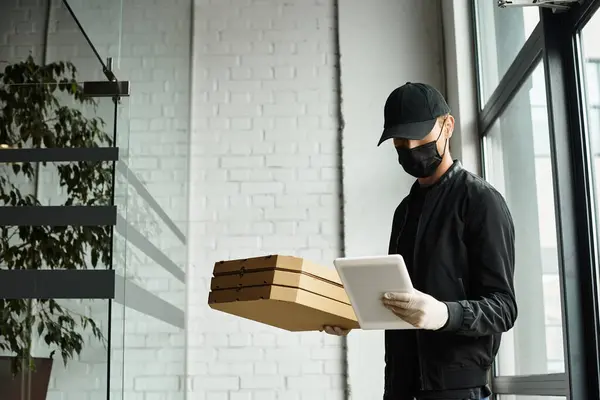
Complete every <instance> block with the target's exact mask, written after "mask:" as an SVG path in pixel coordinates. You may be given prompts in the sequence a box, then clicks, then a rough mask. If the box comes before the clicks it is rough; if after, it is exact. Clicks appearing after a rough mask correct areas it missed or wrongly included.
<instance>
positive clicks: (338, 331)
mask: <svg viewBox="0 0 600 400" xmlns="http://www.w3.org/2000/svg"><path fill="white" fill-rule="evenodd" d="M323 330H324V331H325V333H328V334H330V335H334V336H346V335H347V334H348V333H350V329H343V328H340V327H339V326H324V327H323Z"/></svg>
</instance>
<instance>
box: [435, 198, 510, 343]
mask: <svg viewBox="0 0 600 400" xmlns="http://www.w3.org/2000/svg"><path fill="white" fill-rule="evenodd" d="M476 197H477V199H473V200H474V201H473V202H474V203H475V204H473V205H472V206H470V207H468V211H467V212H466V218H465V229H466V231H465V240H466V245H467V249H468V253H469V288H470V293H469V294H470V296H471V297H472V298H473V300H462V301H458V302H446V305H447V306H448V322H447V323H446V326H445V327H444V328H442V330H443V331H453V332H456V333H458V334H463V335H468V336H486V335H492V334H497V333H502V332H506V331H508V330H509V329H511V328H512V327H513V325H514V323H515V320H516V318H517V303H516V299H515V291H514V271H515V231H514V224H513V220H512V217H511V214H510V212H509V210H508V206H507V205H506V202H505V200H504V198H503V197H502V195H501V194H500V193H498V192H497V191H496V190H495V189H493V188H491V187H489V186H488V187H481V188H480V190H479V191H478V193H477V196H476Z"/></svg>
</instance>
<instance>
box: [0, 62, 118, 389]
mask: <svg viewBox="0 0 600 400" xmlns="http://www.w3.org/2000/svg"><path fill="white" fill-rule="evenodd" d="M67 73H68V75H69V79H71V78H70V72H68V71H67ZM23 77H27V79H23ZM62 79H63V75H62V72H61V70H60V65H59V64H47V65H46V66H42V65H40V64H37V63H36V62H35V61H34V60H33V59H32V58H28V59H27V60H25V61H23V62H17V63H13V64H11V65H9V66H7V67H6V69H5V70H4V73H3V75H2V76H1V77H0V80H1V81H2V82H1V83H0V143H2V144H3V146H4V147H8V148H14V147H17V148H18V147H24V148H27V147H34V148H40V147H41V148H52V147H60V148H74V147H89V148H91V147H95V146H96V147H106V146H109V145H111V141H112V139H113V131H112V130H113V126H114V123H113V120H114V111H111V109H113V110H114V104H113V103H112V100H111V99H99V100H91V99H82V98H81V97H80V95H81V87H80V85H79V82H77V81H76V80H75V81H70V82H69V83H68V84H66V83H65V84H64V85H63V84H59V85H58V86H57V84H56V83H52V82H53V81H58V82H60V81H61V80H62ZM18 81H37V82H38V83H36V84H16V85H15V84H11V83H12V82H18ZM100 118H105V119H104V122H105V123H104V124H102V123H100V122H99V121H100ZM0 151H7V150H2V149H0ZM112 164H113V163H112V162H87V161H78V162H47V163H35V162H19V163H13V164H8V165H2V166H1V167H0V168H1V169H2V171H0V180H1V186H2V187H1V190H2V192H3V193H4V194H6V193H13V194H14V195H9V196H8V197H5V196H2V198H1V199H0V206H4V205H12V206H23V205H43V206H46V205H53V206H69V205H91V206H105V205H110V204H111V203H112V189H113V178H112V176H113V169H112ZM17 193H19V194H18V195H17ZM21 199H22V200H21ZM111 230H112V228H111V227H104V226H99V227H98V226H94V227H87V226H86V227H50V226H36V227H5V228H3V229H2V230H1V231H0V232H1V237H0V241H1V244H0V246H1V248H0V254H1V255H2V258H1V259H0V267H1V268H8V269H91V268H96V269H101V268H103V269H105V268H110V267H111V261H110V254H111V240H112V235H111ZM53 249H54V251H53ZM56 250H58V251H56ZM15 260H27V261H26V262H23V261H20V262H18V263H15V262H14V261H15ZM0 309H2V310H8V309H10V310H12V312H11V313H10V314H6V313H3V314H2V316H1V317H0V318H1V319H0V327H2V332H1V333H0V346H1V347H2V349H3V351H2V353H1V354H0V355H1V356H4V357H3V358H2V362H3V363H4V366H2V367H0V369H1V370H2V372H0V382H2V384H0V393H8V392H9V391H10V390H13V389H14V390H19V392H18V393H15V392H12V394H13V395H14V396H19V397H18V398H21V396H23V397H22V398H23V399H26V398H28V397H27V396H28V393H31V395H32V397H31V399H32V400H37V399H41V398H46V393H47V395H48V397H47V398H49V399H52V398H59V399H62V398H65V399H68V398H89V397H87V396H99V397H104V398H106V395H107V388H108V386H107V385H108V383H107V372H108V346H109V343H110V342H109V337H110V326H109V301H107V300H94V301H91V300H63V299H44V300H8V301H7V300H4V304H2V306H1V307H0ZM28 316H29V317H28ZM27 318H31V323H26V322H25V321H26V320H27ZM21 326H23V327H26V328H27V329H26V330H25V331H19V329H20V328H19V327H21ZM94 326H95V327H96V328H97V329H96V330H95V329H94ZM15 328H19V329H16V330H14V329H15ZM31 329H33V330H31ZM15 338H19V339H20V340H19V341H16V342H15V341H14V340H12V339H15ZM19 351H24V354H30V355H31V356H32V357H34V364H33V365H34V366H35V370H34V369H30V368H29V367H28V366H27V365H25V366H24V368H23V369H22V370H21V371H20V373H21V375H17V377H16V379H10V368H9V369H7V368H5V367H6V363H7V362H8V361H10V360H11V359H12V357H14V355H15V354H17V353H18V352H19ZM52 353H55V355H54V358H53V362H52V361H51V359H50V357H51V355H52ZM63 360H64V361H65V362H66V365H65V363H63ZM34 371H35V372H34ZM32 372H34V373H32ZM21 381H22V382H23V383H24V384H23V386H21V385H20V384H19V382H21ZM15 385H16V386H15ZM11 388H12V389H11ZM38 391H40V393H41V395H43V396H44V397H37V393H38ZM8 398H11V399H13V398H15V397H10V396H9V397H8Z"/></svg>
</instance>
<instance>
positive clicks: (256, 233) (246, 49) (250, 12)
mask: <svg viewBox="0 0 600 400" xmlns="http://www.w3.org/2000/svg"><path fill="white" fill-rule="evenodd" d="M333 7H334V2H333V0H310V1H309V0H293V1H292V0H290V1H286V2H281V1H276V0H267V1H265V0H244V1H224V0H218V1H214V0H211V1H209V0H202V1H196V10H195V32H194V40H195V46H194V91H193V93H194V97H193V134H192V160H191V162H192V167H191V182H192V183H191V204H192V208H191V212H190V219H191V222H190V223H191V228H190V229H191V234H190V235H191V237H192V238H193V243H192V245H191V246H190V254H191V258H190V262H191V265H192V271H191V276H190V295H189V302H190V314H189V318H190V324H189V329H190V331H189V339H190V342H189V346H190V348H189V368H190V370H189V372H190V385H189V389H190V398H193V399H214V400H217V399H219V400H220V399H229V400H271V399H285V400H296V399H311V400H318V399H342V398H343V393H344V387H345V377H344V376H343V371H342V362H343V357H344V356H343V349H342V347H341V343H340V340H339V339H338V338H333V337H327V336H326V335H324V334H321V333H318V332H317V333H289V332H285V331H280V330H277V329H274V328H269V327H267V326H264V325H261V324H258V323H255V322H251V321H244V320H241V319H239V318H235V317H231V316H228V315H226V314H223V313H218V312H214V311H212V310H210V309H209V308H208V306H207V305H206V301H207V296H208V286H209V282H210V276H211V273H212V267H213V264H214V262H215V261H218V260H222V259H231V258H238V257H252V256H257V255H264V254H270V253H279V254H290V255H297V256H301V257H306V258H308V259H310V260H312V261H315V262H319V263H323V264H324V265H332V264H331V262H332V260H333V258H335V257H336V256H337V255H338V254H339V248H340V241H339V236H340V220H339V208H340V203H339V188H338V185H337V176H338V171H337V169H338V163H337V159H338V151H339V149H338V146H337V129H338V124H337V118H336V107H337V87H336V84H335V81H336V79H335V74H336V62H337V61H336V60H337V56H336V54H335V49H334V26H335V21H334V8H333Z"/></svg>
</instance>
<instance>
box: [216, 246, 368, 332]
mask: <svg viewBox="0 0 600 400" xmlns="http://www.w3.org/2000/svg"><path fill="white" fill-rule="evenodd" d="M210 289H211V291H210V294H209V297H208V305H209V306H210V307H211V308H212V309H214V310H219V311H222V312H225V313H228V314H232V315H236V316H239V317H242V318H247V319H251V320H254V321H257V322H261V323H264V324H267V325H271V326H274V327H277V328H281V329H285V330H288V331H292V332H300V331H317V330H322V329H323V326H326V325H330V326H339V327H341V328H344V329H357V328H358V327H359V326H358V322H357V319H356V315H355V314H354V310H353V309H352V306H351V305H350V300H349V299H348V296H347V295H346V292H345V290H344V287H343V285H342V282H341V281H340V278H339V276H338V274H337V272H336V270H335V269H332V268H327V267H324V266H320V265H316V264H314V263H311V262H310V261H307V260H304V259H302V258H297V257H290V256H282V255H270V256H265V257H255V258H248V259H240V260H230V261H219V262H217V263H215V266H214V270H213V277H212V280H211V285H210Z"/></svg>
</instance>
